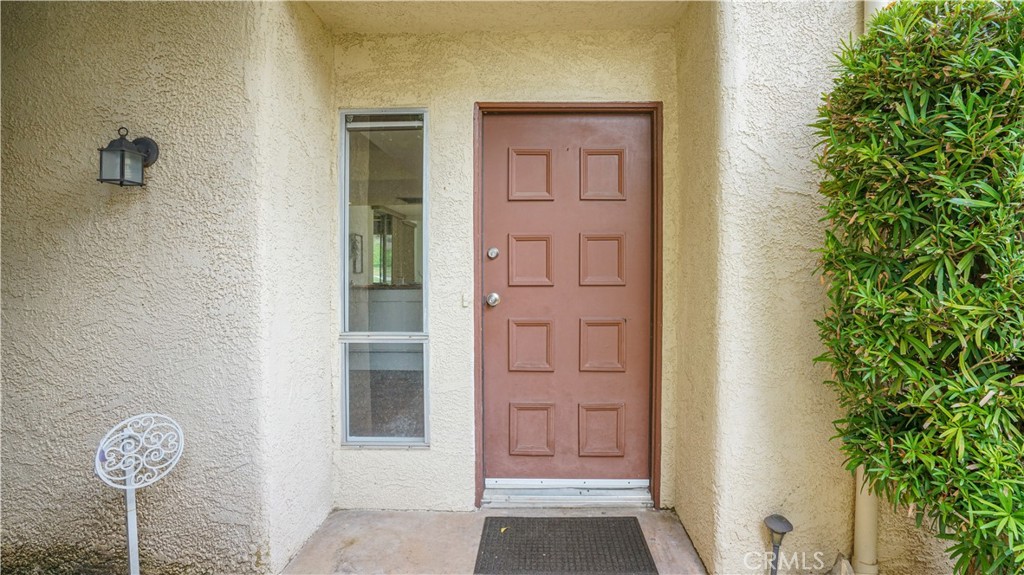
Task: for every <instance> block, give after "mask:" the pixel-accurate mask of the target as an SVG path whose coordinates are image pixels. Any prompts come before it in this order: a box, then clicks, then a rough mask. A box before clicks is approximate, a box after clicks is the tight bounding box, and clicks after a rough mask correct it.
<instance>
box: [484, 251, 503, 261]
mask: <svg viewBox="0 0 1024 575" xmlns="http://www.w3.org/2000/svg"><path fill="white" fill-rule="evenodd" d="M499 255H501V251H500V250H498V248H491V249H489V250H487V257H488V258H489V259H492V260H493V259H495V258H497V257H498V256H499Z"/></svg>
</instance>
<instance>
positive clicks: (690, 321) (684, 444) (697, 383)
mask: <svg viewBox="0 0 1024 575" xmlns="http://www.w3.org/2000/svg"><path fill="white" fill-rule="evenodd" d="M718 17H719V11H718V9H717V7H716V6H715V4H713V3H699V4H696V3H695V4H690V5H688V6H687V8H686V12H684V14H683V17H682V20H681V22H680V24H679V31H678V43H677V50H678V53H677V56H676V61H677V64H678V73H677V78H678V87H677V90H678V94H679V106H680V107H681V108H682V109H683V110H688V111H689V110H692V111H695V112H697V113H681V114H679V115H678V119H679V155H678V159H677V161H678V162H679V167H680V171H681V172H682V174H683V178H682V182H681V186H680V187H681V190H680V198H681V201H680V206H679V211H678V212H676V213H668V212H666V214H665V222H666V229H678V230H679V235H678V238H677V240H676V242H675V245H674V246H672V249H674V250H675V251H676V252H677V253H678V254H679V255H678V256H677V257H678V258H679V260H678V263H677V266H678V268H679V272H678V273H679V283H678V284H675V285H671V284H666V285H665V294H666V296H669V294H671V295H672V297H674V298H675V299H677V300H678V301H679V302H680V304H679V308H680V312H679V316H678V318H676V319H677V322H678V324H679V329H678V331H677V334H676V338H675V339H674V340H669V339H667V338H666V340H665V342H664V346H665V350H664V353H665V356H666V357H672V356H676V357H678V360H677V361H676V362H675V365H674V368H675V374H674V377H675V378H676V381H677V382H678V384H677V399H676V401H675V402H673V403H666V405H665V409H666V410H671V412H672V414H673V416H672V417H667V418H666V422H667V423H668V425H667V426H666V434H667V435H669V434H670V435H672V436H673V437H674V439H675V444H676V449H677V451H678V455H677V457H678V459H679V464H678V465H676V466H675V469H674V471H675V473H673V474H672V475H666V483H671V484H672V485H673V487H674V491H675V492H676V493H677V497H676V503H675V508H676V513H677V514H678V515H679V518H680V520H682V522H683V525H684V526H686V529H687V533H688V534H689V536H690V539H691V540H692V541H693V543H694V546H695V547H696V548H697V549H698V551H699V552H700V553H701V556H702V557H705V561H707V557H710V556H712V555H713V550H714V549H715V548H716V541H717V539H718V536H717V525H718V521H717V515H716V511H717V507H716V492H717V490H718V486H717V483H716V467H717V465H718V459H717V452H718V448H717V445H718V436H719V433H720V431H721V422H720V421H718V419H717V417H716V413H717V412H718V397H717V394H716V392H715V390H716V388H717V383H718V369H719V366H718V362H717V357H718V352H717V346H718V340H719V338H720V337H723V336H722V335H721V334H719V331H718V318H717V311H718V306H717V305H716V301H717V297H718V295H717V294H718V286H719V271H718V261H719V256H718V246H719V244H718V240H717V238H718V237H719V221H718V211H719V209H720V204H721V199H720V198H721V193H722V192H721V184H720V182H719V165H718V151H719V150H720V149H721V146H722V144H721V141H720V135H719V133H718V132H719V122H720V115H721V111H720V109H719V101H720V99H721V87H720V85H719V82H720V78H719V75H720V71H719V66H720V60H719V52H718V47H717V44H718V41H719V37H718V35H719V30H718V28H719V23H718ZM666 248H668V246H666ZM667 253H668V249H666V254H667ZM709 567H710V565H709Z"/></svg>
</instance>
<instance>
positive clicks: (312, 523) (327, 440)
mask: <svg viewBox="0 0 1024 575" xmlns="http://www.w3.org/2000/svg"><path fill="white" fill-rule="evenodd" d="M256 22H257V33H256V36H257V38H258V39H259V41H258V43H257V44H256V50H258V52H257V53H256V54H255V55H254V56H253V57H252V58H250V62H251V63H252V66H251V68H250V70H249V71H250V73H251V76H252V77H253V81H252V82H251V87H250V88H249V91H250V93H251V94H253V99H254V100H255V102H256V109H257V127H256V164H255V169H256V177H257V182H258V205H259V208H258V209H259V211H258V218H259V230H260V237H259V248H258V249H259V262H260V264H259V266H260V267H259V274H260V286H261V287H260V290H261V291H260V302H261V306H260V319H261V334H260V346H261V351H260V358H261V362H262V370H261V371H262V374H263V380H262V384H261V389H260V392H259V394H260V402H259V405H260V419H261V428H262V430H263V454H264V458H265V459H264V462H263V465H264V469H265V475H264V506H265V507H264V508H265V510H266V519H267V534H268V537H269V544H270V556H269V559H268V564H269V567H270V571H271V572H273V573H276V572H278V571H280V570H281V569H282V568H284V565H285V564H286V562H287V561H288V559H290V558H291V556H292V555H293V554H294V553H295V552H296V551H297V550H298V549H299V547H300V546H301V545H302V544H303V543H304V542H305V540H306V539H307V538H308V537H309V536H310V534H312V533H313V531H315V530H316V528H317V527H319V526H320V524H321V523H322V522H323V520H324V518H326V517H327V514H328V513H329V512H330V510H331V509H332V504H333V491H332V488H333V482H332V474H333V467H332V465H331V450H332V445H333V434H332V423H333V421H332V419H331V418H332V415H333V413H334V404H333V392H332V388H331V373H332V369H331V365H332V362H333V361H334V346H335V345H336V343H335V342H336V341H337V340H336V334H335V333H334V332H333V331H332V326H333V322H332V320H331V318H332V314H333V310H332V302H333V295H334V292H333V291H332V288H333V287H334V281H333V278H334V277H336V276H337V265H336V263H335V262H337V257H336V254H335V251H334V246H335V244H334V242H335V237H336V229H337V219H336V218H335V216H334V214H336V212H337V198H338V196H337V187H336V178H335V171H334V167H335V156H334V146H333V144H332V142H333V138H334V125H335V123H336V114H335V112H334V110H335V108H334V106H333V94H332V91H331V87H332V83H331V74H332V62H333V57H334V53H333V41H332V37H331V36H330V35H329V34H328V33H327V30H326V28H324V26H323V24H322V23H321V21H320V19H319V18H318V17H317V16H316V15H315V14H314V13H313V11H312V10H310V9H309V7H308V6H307V5H306V4H304V3H284V2H280V3H278V2H274V3H267V4H260V5H259V12H258V15H257V20H256Z"/></svg>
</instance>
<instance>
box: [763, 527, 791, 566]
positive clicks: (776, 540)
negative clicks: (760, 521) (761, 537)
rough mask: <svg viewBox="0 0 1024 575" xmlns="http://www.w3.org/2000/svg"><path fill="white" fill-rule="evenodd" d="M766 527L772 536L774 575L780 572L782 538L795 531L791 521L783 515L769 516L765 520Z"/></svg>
mask: <svg viewBox="0 0 1024 575" xmlns="http://www.w3.org/2000/svg"><path fill="white" fill-rule="evenodd" d="M764 526H765V527H767V528H768V531H770V532H771V534H772V575H777V574H778V572H779V548H780V547H782V538H783V537H785V536H786V533H789V532H790V531H792V530H793V524H792V523H790V522H789V519H786V518H785V517H783V516H781V515H769V516H768V517H765V518H764Z"/></svg>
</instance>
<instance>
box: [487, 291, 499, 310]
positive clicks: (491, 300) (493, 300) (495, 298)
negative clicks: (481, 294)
mask: <svg viewBox="0 0 1024 575" xmlns="http://www.w3.org/2000/svg"><path fill="white" fill-rule="evenodd" d="M499 303H501V296H500V295H498V294H496V293H494V292H491V293H489V294H487V305H489V306H491V307H494V306H496V305H498V304H499Z"/></svg>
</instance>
